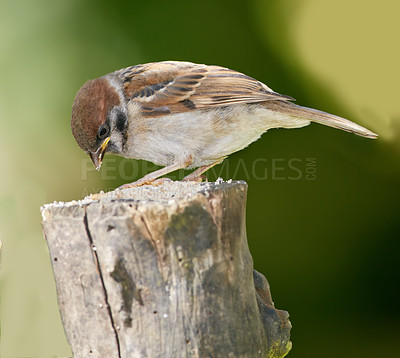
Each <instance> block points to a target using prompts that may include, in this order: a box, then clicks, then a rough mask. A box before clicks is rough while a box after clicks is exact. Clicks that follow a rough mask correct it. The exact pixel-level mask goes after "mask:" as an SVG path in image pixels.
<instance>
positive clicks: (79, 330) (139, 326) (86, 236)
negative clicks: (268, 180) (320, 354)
mask: <svg viewBox="0 0 400 358" xmlns="http://www.w3.org/2000/svg"><path fill="white" fill-rule="evenodd" d="M246 192H247V184H246V183H244V182H232V183H228V182H222V183H221V182H217V183H202V184H194V183H182V182H167V183H165V184H163V185H161V186H158V187H157V186H154V187H148V186H146V187H141V188H134V189H128V190H122V191H118V190H117V191H114V192H111V193H107V194H97V195H92V196H91V197H89V198H86V199H84V200H82V201H79V202H71V203H54V204H49V205H45V206H44V207H43V208H42V215H43V228H44V234H45V238H46V240H47V244H48V247H49V251H50V257H51V261H52V266H53V271H54V275H55V280H56V286H57V295H58V302H59V308H60V312H61V316H62V320H63V324H64V329H65V332H66V336H67V339H68V342H69V343H70V344H71V347H72V351H73V354H74V357H76V358H80V357H85V358H86V357H99V358H104V357H107V358H113V357H116V358H117V357H124V358H125V357H126V358H127V357H174V358H175V357H224V358H225V357H283V356H285V355H286V354H287V352H288V351H289V350H290V347H291V342H290V340H289V333H290V328H291V325H290V322H289V320H288V314H287V312H285V311H280V310H277V309H276V308H275V307H274V304H273V302H272V300H271V295H270V290H269V285H268V282H267V280H266V279H265V277H264V276H262V275H261V274H259V273H258V272H256V271H253V261H252V257H251V255H250V252H249V249H248V244H247V238H246V227H245V209H246Z"/></svg>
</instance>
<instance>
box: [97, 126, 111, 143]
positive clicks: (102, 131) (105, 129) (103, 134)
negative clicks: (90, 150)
mask: <svg viewBox="0 0 400 358" xmlns="http://www.w3.org/2000/svg"><path fill="white" fill-rule="evenodd" d="M109 133H110V127H109V125H108V124H107V123H103V124H102V125H101V126H100V127H99V130H98V132H97V137H98V138H99V139H100V140H101V139H104V138H107V137H108V135H109Z"/></svg>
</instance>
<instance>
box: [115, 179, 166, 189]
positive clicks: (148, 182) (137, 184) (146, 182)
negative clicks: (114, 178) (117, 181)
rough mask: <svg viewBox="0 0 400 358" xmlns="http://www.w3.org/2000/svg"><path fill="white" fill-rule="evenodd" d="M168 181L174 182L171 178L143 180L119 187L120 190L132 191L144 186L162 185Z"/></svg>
mask: <svg viewBox="0 0 400 358" xmlns="http://www.w3.org/2000/svg"><path fill="white" fill-rule="evenodd" d="M168 181H172V180H171V179H169V178H158V179H153V180H152V179H145V178H142V179H139V180H136V181H134V182H133V183H129V184H124V185H121V186H119V187H118V189H119V190H123V189H130V188H138V187H140V186H143V185H161V184H164V183H165V182H168Z"/></svg>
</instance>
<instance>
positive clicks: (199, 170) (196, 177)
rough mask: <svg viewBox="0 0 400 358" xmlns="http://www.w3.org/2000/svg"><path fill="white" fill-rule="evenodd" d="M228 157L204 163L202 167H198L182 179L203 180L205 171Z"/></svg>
mask: <svg viewBox="0 0 400 358" xmlns="http://www.w3.org/2000/svg"><path fill="white" fill-rule="evenodd" d="M225 158H226V157H222V158H219V159H218V160H217V161H215V162H214V163H211V164H208V165H204V166H202V167H200V168H197V169H196V170H195V171H194V172H192V173H190V174H189V175H187V176H185V177H184V178H183V179H182V181H197V182H201V181H202V180H203V178H204V175H202V174H203V173H205V172H206V171H207V170H208V169H210V168H212V167H213V166H214V165H217V164H220V163H222V162H223V161H224V159H225ZM206 179H207V178H206Z"/></svg>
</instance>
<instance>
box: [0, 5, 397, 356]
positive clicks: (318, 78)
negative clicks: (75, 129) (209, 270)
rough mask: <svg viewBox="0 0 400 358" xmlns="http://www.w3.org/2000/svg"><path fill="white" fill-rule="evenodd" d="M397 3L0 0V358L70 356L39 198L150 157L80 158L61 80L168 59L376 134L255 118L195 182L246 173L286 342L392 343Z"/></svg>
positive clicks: (124, 172)
mask: <svg viewBox="0 0 400 358" xmlns="http://www.w3.org/2000/svg"><path fill="white" fill-rule="evenodd" d="M399 12H400V5H399V2H398V1H396V0H390V1H389V0H381V1H380V2H372V1H369V2H368V1H362V0H335V1H333V0H329V1H328V0H264V1H263V0H252V1H234V0H222V1H215V0H203V1H176V0H169V1H165V0H163V1H156V0H153V1H141V2H138V1H106V0H102V1H87V0H69V1H67V0H65V1H60V0H35V1H19V0H1V1H0V41H1V42H0V120H1V128H2V129H3V130H2V131H1V140H0V158H1V160H0V166H1V186H0V239H1V240H2V241H3V250H2V262H1V266H2V267H1V269H2V271H1V276H0V290H1V311H0V313H1V348H0V355H1V357H6V358H8V357H28V356H29V357H55V356H56V357H66V356H69V355H70V354H71V353H70V348H69V346H68V344H67V342H66V340H65V336H64V332H63V328H62V325H61V321H60V317H59V314H58V309H57V302H56V294H55V286H54V281H53V276H52V271H51V266H50V260H49V257H48V253H47V248H46V244H45V241H44V239H43V236H42V232H41V216H40V211H39V207H40V206H41V205H43V204H44V203H48V202H52V201H55V200H57V201H70V200H73V199H80V198H82V196H84V195H85V194H87V193H89V192H92V191H99V190H101V189H103V190H110V189H113V188H115V187H117V186H119V185H121V184H122V183H124V182H126V181H127V177H128V176H130V178H129V179H132V180H133V179H134V178H138V177H139V176H141V175H143V174H144V173H145V172H146V171H149V170H153V169H154V168H155V167H154V166H153V165H152V164H149V163H145V162H140V161H139V162H134V163H133V162H127V161H124V160H121V159H116V157H112V156H108V158H107V157H106V159H105V163H104V168H102V171H101V172H99V173H98V172H95V171H94V170H93V168H92V167H90V166H89V165H88V163H89V162H88V159H87V158H86V155H85V154H84V153H83V152H82V151H81V150H80V149H79V147H78V146H77V145H76V143H75V141H74V139H73V137H72V135H71V132H70V123H69V121H70V111H71V104H72V101H73V98H74V96H75V93H76V91H77V90H78V89H79V87H80V86H81V85H82V84H83V83H84V82H85V81H86V80H88V79H91V78H95V77H98V76H101V75H103V74H106V73H108V72H111V71H114V70H116V69H119V68H122V67H126V66H128V65H133V64H138V63H145V62H151V61H160V60H173V59H174V60H188V61H193V62H198V63H206V64H219V65H222V66H226V67H230V68H232V69H235V70H239V71H241V72H245V73H246V74H248V75H251V76H253V77H256V78H257V79H259V80H261V81H263V82H265V83H266V84H267V85H269V86H270V87H271V88H273V89H274V90H275V91H277V92H280V93H283V94H288V95H291V96H293V97H294V98H296V99H297V103H299V104H302V105H305V106H308V107H315V108H319V109H322V110H326V111H329V112H331V113H335V114H338V115H342V116H344V117H347V118H350V119H352V120H354V121H356V122H357V123H359V124H361V125H364V126H366V127H368V128H369V129H371V130H373V131H375V132H377V133H379V134H380V137H379V139H378V140H375V141H373V140H367V139H364V138H360V137H357V136H354V135H351V134H348V133H345V132H341V131H338V130H334V129H331V128H327V127H323V126H321V125H317V124H313V125H311V126H309V127H306V128H303V129H297V130H290V131H288V130H273V131H270V132H269V133H267V134H265V135H264V136H263V138H262V139H261V140H259V141H257V142H256V143H254V144H252V145H251V146H250V147H249V148H247V149H246V150H244V151H241V152H239V153H235V154H234V155H232V156H231V157H230V158H229V159H228V160H227V161H226V162H225V163H224V165H223V166H219V167H217V168H215V170H214V171H211V172H210V174H209V179H210V180H213V179H215V178H216V177H217V176H218V175H223V176H224V178H225V179H229V178H234V179H245V180H246V181H247V182H248V184H249V193H248V208H247V231H248V239H249V245H250V249H251V252H252V254H253V257H254V265H255V268H256V269H257V270H259V271H260V272H262V273H263V274H265V275H266V276H267V278H268V280H269V282H270V284H271V289H272V295H273V298H274V301H275V304H276V306H277V307H278V308H281V309H285V310H288V311H289V312H290V315H291V321H292V324H293V329H292V341H293V349H292V351H291V353H290V354H289V357H301V358H312V357H324V358H329V357H342V358H345V357H364V358H367V357H395V356H400V346H399V343H398V339H399V334H400V328H399V321H400V320H399V316H400V309H399V304H398V292H399V290H398V285H399V253H400V244H399V243H400V235H399V232H400V220H399V206H400V190H399V184H400V166H399V164H400V162H399V157H400V142H399V135H400V107H399V98H398V97H399V94H400V91H399V88H398V85H399V83H400V71H399V63H400V55H399V51H400V50H399V46H398V41H399V40H398V36H399V33H400V25H399V21H398V14H399ZM121 168H122V169H121ZM178 174H179V175H181V177H182V175H183V173H178ZM173 177H174V176H173ZM175 177H176V176H175Z"/></svg>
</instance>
